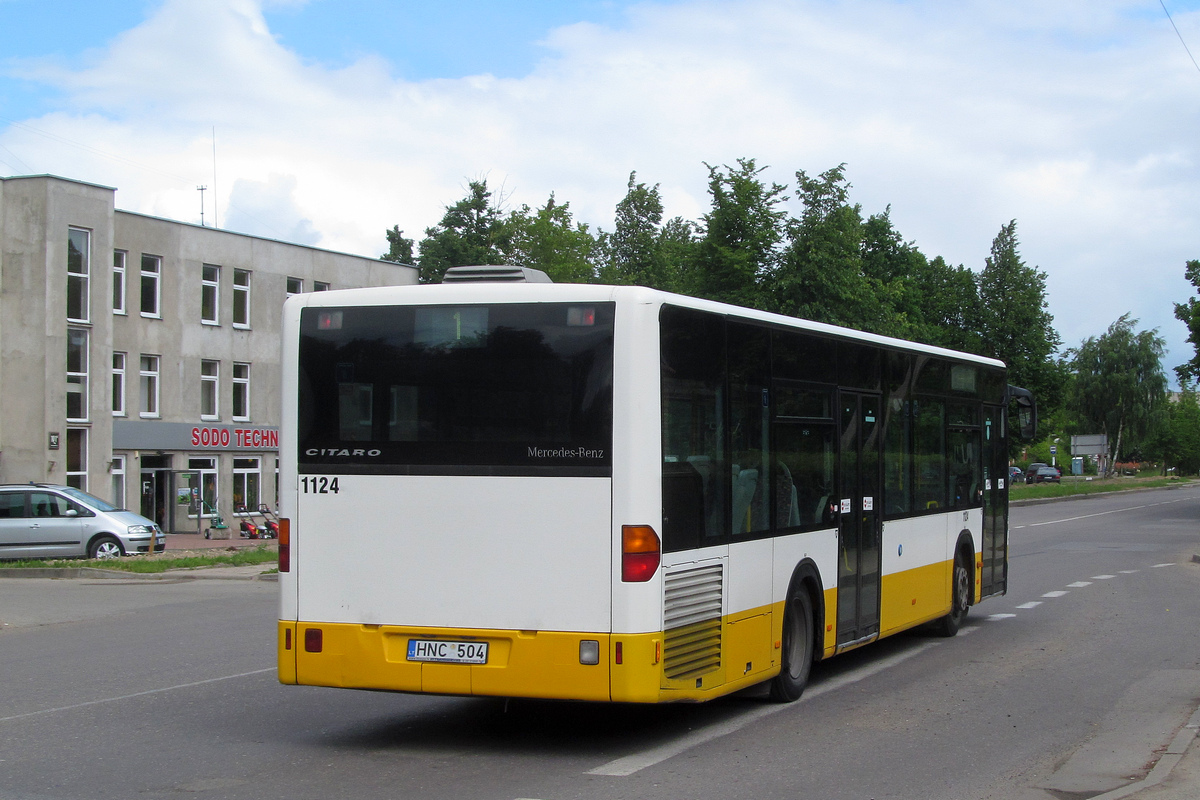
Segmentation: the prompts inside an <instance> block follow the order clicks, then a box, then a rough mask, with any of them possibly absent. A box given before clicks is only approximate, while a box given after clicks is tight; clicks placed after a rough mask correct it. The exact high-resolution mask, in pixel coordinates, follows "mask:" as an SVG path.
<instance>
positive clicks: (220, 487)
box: [0, 175, 417, 535]
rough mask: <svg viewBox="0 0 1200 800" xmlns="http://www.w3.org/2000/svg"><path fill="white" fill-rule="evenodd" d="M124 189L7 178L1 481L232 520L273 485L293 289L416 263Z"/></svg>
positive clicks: (411, 277) (157, 512)
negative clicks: (158, 213) (178, 207)
mask: <svg viewBox="0 0 1200 800" xmlns="http://www.w3.org/2000/svg"><path fill="white" fill-rule="evenodd" d="M115 194H116V192H115V190H114V189H111V188H108V187H103V186H97V185H94V184H88V183H83V182H80V181H73V180H67V179H63V178H58V177H54V176H46V175H39V176H30V177H13V178H4V179H0V482H2V483H25V482H28V481H37V482H48V483H65V484H69V485H72V486H76V487H78V488H80V489H83V490H85V491H88V492H91V493H92V494H95V495H97V496H99V497H102V498H104V499H106V500H109V501H110V502H112V503H114V504H115V505H117V506H121V507H125V508H130V509H133V510H135V511H139V512H140V513H142V514H143V515H145V516H147V517H150V518H151V519H153V520H155V521H156V522H158V523H159V524H160V525H162V527H163V528H164V529H165V530H168V531H176V532H187V531H197V530H203V529H205V528H207V527H209V526H211V525H213V524H214V522H215V518H216V517H220V518H221V519H222V520H223V522H224V524H226V525H228V526H229V527H230V528H233V529H235V531H236V527H237V520H238V518H239V516H241V515H243V514H255V513H256V512H257V511H258V508H259V506H260V504H265V505H267V506H271V507H273V506H274V505H275V500H276V497H277V475H278V472H277V461H278V460H277V454H278V446H279V444H278V442H279V427H278V426H279V420H280V410H281V407H282V398H281V397H280V351H281V341H280V336H281V317H282V307H283V301H284V300H285V299H286V298H287V297H288V296H289V295H291V294H296V293H299V292H305V291H321V290H323V289H330V288H338V289H341V288H351V287H366V286H387V285H396V284H412V283H416V282H417V270H416V268H415V267H411V266H406V265H401V264H394V263H391V262H387V261H380V260H378V259H374V258H364V257H360V256H354V255H347V254H344V253H335V252H331V251H328V250H321V249H317V248H313V247H305V246H302V245H296V244H288V243H286V242H279V241H274V240H271V239H264V238H260V237H256V236H248V235H244V234H238V233H232V232H229V231H224V230H219V229H216V228H207V227H202V226H199V225H192V224H188V223H183V222H176V221H172V220H167V219H161V218H157V217H151V216H146V215H143V214H135V213H131V212H127V211H120V210H117V209H116V208H115V205H114V201H115ZM234 535H236V532H235V533H234Z"/></svg>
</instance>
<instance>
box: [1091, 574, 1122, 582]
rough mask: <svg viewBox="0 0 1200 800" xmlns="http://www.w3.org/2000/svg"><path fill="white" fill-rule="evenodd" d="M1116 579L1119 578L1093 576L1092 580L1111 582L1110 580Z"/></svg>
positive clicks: (1113, 576)
mask: <svg viewBox="0 0 1200 800" xmlns="http://www.w3.org/2000/svg"><path fill="white" fill-rule="evenodd" d="M1115 577H1117V576H1116V575H1093V576H1092V580H1094V581H1106V580H1109V579H1110V578H1115Z"/></svg>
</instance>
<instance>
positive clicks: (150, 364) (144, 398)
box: [138, 356, 159, 417]
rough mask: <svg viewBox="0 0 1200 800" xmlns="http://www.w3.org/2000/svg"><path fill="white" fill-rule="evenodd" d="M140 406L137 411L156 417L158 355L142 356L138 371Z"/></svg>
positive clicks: (142, 414)
mask: <svg viewBox="0 0 1200 800" xmlns="http://www.w3.org/2000/svg"><path fill="white" fill-rule="evenodd" d="M139 378H140V379H139V387H140V392H139V394H140V396H141V400H140V403H141V404H140V406H139V407H138V408H139V412H140V414H141V416H143V417H157V416H158V415H159V414H158V356H142V362H141V371H140V373H139Z"/></svg>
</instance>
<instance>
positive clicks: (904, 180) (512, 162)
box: [0, 0, 1200, 365]
mask: <svg viewBox="0 0 1200 800" xmlns="http://www.w3.org/2000/svg"><path fill="white" fill-rule="evenodd" d="M1175 20H1176V23H1177V24H1178V25H1179V27H1180V29H1181V30H1182V31H1183V32H1184V35H1185V36H1190V38H1191V41H1193V42H1200V14H1197V13H1192V14H1182V13H1178V12H1177V13H1176V15H1175ZM626 23H627V24H625V25H624V26H623V27H621V28H620V29H612V28H607V27H602V26H597V25H593V24H577V25H571V26H567V27H564V28H560V29H558V30H555V31H552V32H550V33H549V34H548V35H547V37H546V41H545V43H544V44H545V46H546V51H547V57H546V58H545V59H544V60H543V61H542V62H541V63H540V64H539V65H538V67H537V68H536V69H535V70H534V71H533V72H532V73H531V74H529V75H528V76H525V77H523V78H520V79H498V78H494V77H491V76H487V75H479V76H470V77H464V78H461V79H443V80H432V81H424V82H418V83H413V82H405V81H402V80H398V79H397V78H395V77H394V76H393V75H392V74H391V73H390V70H389V63H388V62H387V61H386V57H387V56H388V55H389V54H387V53H384V54H379V55H378V56H374V57H370V58H364V59H362V60H359V61H357V62H355V63H353V64H352V65H350V66H348V67H346V68H341V69H330V68H327V67H324V66H321V65H317V64H312V63H307V62H305V61H304V60H303V59H301V58H299V57H297V56H296V55H295V54H294V53H291V52H289V51H288V50H287V49H286V48H284V47H283V46H281V44H280V43H279V42H278V41H277V40H276V39H275V38H274V37H272V35H271V32H270V31H269V30H268V28H267V25H266V23H265V21H264V19H263V16H262V14H261V13H260V5H259V4H258V3H256V2H254V0H220V2H218V1H217V0H168V2H165V3H164V4H163V5H162V7H161V8H160V9H158V11H157V12H156V13H154V14H153V15H152V16H151V17H149V18H148V19H147V20H146V21H145V22H144V23H143V24H142V25H139V26H138V27H136V28H134V29H131V30H129V31H127V32H126V33H125V34H123V35H122V36H120V37H118V38H117V39H116V40H114V41H113V42H111V43H109V44H108V45H107V46H106V47H104V48H102V49H99V50H97V51H95V52H94V53H92V54H91V55H90V56H89V58H88V59H87V63H86V66H84V67H82V68H65V67H62V66H55V65H52V64H48V63H46V62H28V63H27V64H26V66H25V72H26V75H27V76H28V77H33V78H35V79H37V80H41V81H44V82H46V83H48V84H51V85H53V86H54V87H55V88H57V89H59V90H61V91H63V92H64V93H65V94H66V96H67V98H68V106H67V108H65V109H64V110H63V111H61V112H59V113H56V114H53V115H50V116H47V117H43V118H40V119H37V120H29V121H27V122H28V124H29V125H31V126H33V127H35V128H37V129H39V130H43V131H47V132H49V133H51V134H53V135H55V136H59V137H62V138H64V139H68V140H71V141H72V142H81V143H86V144H87V145H88V147H89V148H91V150H81V149H79V148H75V147H68V146H64V145H63V144H62V143H61V142H58V141H55V140H52V139H45V138H42V137H39V136H36V135H34V134H32V133H30V132H29V131H28V130H25V129H21V128H15V127H13V128H9V129H7V130H5V131H4V132H3V134H0V145H3V146H4V147H5V148H8V149H9V150H11V151H12V153H13V154H15V155H17V156H18V157H19V158H20V160H21V161H23V162H24V163H26V164H28V165H30V166H31V167H33V168H34V169H35V170H36V171H40V172H54V173H57V174H61V175H64V176H67V177H77V178H81V179H86V180H94V181H97V182H100V183H107V184H109V185H115V186H117V187H119V189H120V191H119V194H118V203H119V204H120V205H121V206H122V207H124V208H130V209H132V210H138V211H147V212H149V213H155V214H161V215H165V216H173V217H177V218H180V219H187V220H193V219H194V218H195V217H196V216H197V214H196V209H197V208H198V201H197V198H196V196H195V189H194V187H195V185H197V184H208V185H209V186H210V188H215V189H216V191H217V193H218V198H219V202H220V204H221V207H222V208H225V207H227V206H228V204H229V203H230V202H231V201H233V202H234V204H235V205H237V206H241V205H242V204H243V202H245V203H247V205H248V207H252V206H253V203H252V202H251V201H250V200H249V199H245V198H249V194H247V193H249V192H250V188H251V187H259V189H260V190H261V191H260V197H259V198H258V200H261V201H262V204H263V208H262V209H261V210H262V211H263V212H264V215H265V214H266V213H267V212H268V209H269V210H270V211H269V213H270V215H271V218H272V219H274V220H278V221H277V222H273V223H272V226H273V227H274V226H278V227H279V229H280V230H286V231H290V230H300V234H299V235H313V236H319V237H320V238H319V241H320V243H321V244H322V246H327V247H330V248H333V249H338V250H345V251H350V252H358V253H364V254H368V255H370V254H376V253H379V252H382V251H383V250H384V249H385V248H386V242H385V240H384V235H383V232H384V231H385V230H386V229H388V228H390V227H391V226H392V225H395V224H398V225H399V226H400V227H401V228H402V229H404V230H405V231H406V232H407V233H408V234H409V235H416V236H417V238H420V232H421V231H422V229H424V228H425V227H427V226H429V225H432V224H434V223H436V222H437V220H438V219H439V218H440V216H441V211H442V207H443V206H444V205H445V204H448V203H452V202H454V201H455V200H457V199H458V198H459V197H461V196H462V194H463V191H464V188H465V183H466V181H467V180H468V179H471V178H474V177H477V176H479V175H487V177H488V179H489V181H490V182H491V183H492V184H493V185H494V186H500V185H503V186H504V187H505V189H506V191H508V192H510V193H511V202H512V203H513V204H514V205H519V204H521V203H528V204H529V205H531V206H536V205H540V204H541V203H542V202H544V200H545V198H546V197H547V196H548V195H549V194H550V192H551V191H553V192H556V195H557V197H558V198H559V199H560V200H564V201H569V202H570V203H571V208H572V210H573V211H574V212H575V213H576V214H577V215H578V217H579V218H580V219H581V220H583V221H588V222H590V223H592V224H593V225H600V226H604V227H611V225H612V208H613V205H614V204H615V203H616V202H617V200H619V199H620V197H621V195H622V193H623V191H624V188H625V181H626V179H627V178H628V175H629V172H630V171H631V170H634V169H636V170H637V171H638V178H639V180H642V181H646V182H649V183H661V184H662V190H663V194H664V197H665V198H666V199H667V202H668V204H669V205H668V208H667V213H668V215H676V214H678V215H683V216H685V217H688V218H692V219H695V218H697V217H699V216H700V215H701V214H702V213H704V211H705V210H706V209H707V205H708V203H707V196H706V187H705V178H706V174H707V173H706V170H705V169H704V166H703V163H702V162H705V161H707V162H709V163H712V164H720V163H732V162H733V161H734V160H735V159H736V158H738V157H741V156H749V157H754V158H756V159H757V160H758V161H759V163H760V164H768V165H771V167H772V171H771V172H769V173H768V177H769V178H771V179H774V180H776V181H779V182H784V183H794V180H793V179H792V173H793V172H794V171H795V170H796V169H804V170H806V171H808V172H809V173H816V172H821V171H823V170H825V169H828V168H829V167H831V166H834V165H836V164H838V163H841V162H846V163H847V164H848V176H849V178H850V180H851V181H852V183H853V184H854V185H855V188H854V190H853V192H852V199H853V200H855V201H857V202H860V203H862V205H863V207H864V210H865V211H867V212H875V211H881V210H882V209H883V208H884V206H886V205H887V204H889V203H890V204H891V205H892V219H893V221H894V222H895V224H896V225H897V227H898V229H899V230H900V231H901V233H902V234H903V235H905V236H906V237H907V238H911V239H915V240H916V242H917V244H918V246H919V247H921V249H922V250H923V251H924V252H925V253H927V254H928V255H930V256H934V255H939V254H940V255H944V256H945V257H946V258H947V259H948V260H949V261H951V262H952V263H964V264H966V265H968V266H971V267H973V268H979V267H980V266H982V264H983V259H984V257H985V256H986V255H987V252H988V248H989V246H990V243H991V239H992V237H993V236H994V235H995V234H996V232H997V231H998V230H999V229H1000V226H1001V225H1002V224H1004V223H1006V222H1007V221H1008V220H1009V219H1014V218H1015V219H1017V221H1018V234H1019V236H1020V239H1021V243H1022V254H1023V256H1024V257H1025V259H1026V261H1027V262H1029V263H1031V264H1036V265H1038V266H1040V267H1041V268H1042V269H1044V270H1046V271H1047V273H1048V274H1049V287H1050V299H1051V306H1052V308H1051V310H1052V312H1053V313H1054V314H1055V317H1056V324H1057V325H1058V327H1059V329H1060V331H1061V332H1062V333H1063V336H1064V339H1065V341H1066V343H1067V344H1074V343H1077V342H1078V341H1079V339H1080V338H1081V337H1083V336H1086V335H1089V334H1094V333H1099V332H1102V331H1103V330H1104V329H1105V328H1106V327H1107V325H1108V324H1109V323H1110V322H1112V321H1113V320H1114V319H1116V318H1117V317H1118V316H1120V314H1122V313H1124V312H1126V311H1132V312H1133V314H1134V315H1135V316H1137V317H1139V318H1141V320H1142V323H1143V325H1145V326H1159V327H1161V328H1162V329H1163V333H1164V334H1165V335H1167V338H1168V342H1169V346H1170V347H1171V348H1172V350H1173V351H1175V352H1174V353H1173V355H1172V358H1173V359H1174V360H1169V361H1168V365H1173V364H1174V363H1178V362H1179V361H1182V360H1183V359H1184V358H1185V357H1187V355H1188V352H1187V346H1186V344H1185V343H1184V340H1185V336H1186V333H1185V332H1184V331H1183V328H1182V325H1180V324H1179V323H1177V322H1175V321H1174V320H1173V319H1172V316H1171V305H1170V304H1171V302H1173V301H1177V300H1182V299H1184V298H1185V297H1186V296H1187V295H1188V294H1189V290H1190V287H1189V286H1188V284H1187V283H1186V282H1185V281H1184V279H1183V264H1184V261H1185V260H1186V259H1188V258H1196V257H1200V241H1198V236H1197V230H1196V227H1195V224H1194V219H1195V209H1196V208H1197V206H1198V205H1200V203H1198V201H1200V181H1198V180H1197V178H1198V177H1200V176H1198V174H1197V172H1198V169H1197V153H1196V145H1197V137H1196V135H1195V132H1196V130H1198V129H1200V126H1198V125H1197V122H1198V111H1197V104H1196V102H1195V98H1196V95H1197V90H1198V86H1200V76H1198V75H1197V74H1196V73H1195V70H1194V67H1193V66H1192V64H1191V62H1190V61H1188V59H1187V56H1186V53H1184V52H1183V50H1182V47H1180V45H1179V42H1178V39H1177V38H1176V37H1175V34H1174V31H1173V30H1171V28H1170V25H1169V23H1168V22H1167V21H1166V19H1165V18H1164V17H1159V16H1157V15H1154V14H1149V13H1147V12H1146V11H1145V9H1144V8H1143V7H1142V6H1141V5H1137V4H1134V3H1132V2H1120V1H1119V0H1095V1H1094V2H1086V3H1085V2H1067V3H1054V4H1045V3H1041V2H1033V0H1023V1H1021V2H1013V3H1006V4H1002V5H997V4H994V3H990V2H982V0H979V1H978V2H963V3H957V4H955V5H954V7H953V8H952V9H951V8H949V7H947V6H946V5H945V4H943V3H938V2H934V1H933V0H914V1H913V2H905V3H897V2H885V1H884V0H879V1H878V2H868V3H858V2H848V1H845V2H836V1H833V2H817V1H816V0H810V1H809V2H789V1H787V0H747V2H736V3H725V2H679V3H672V4H671V5H654V4H649V3H648V4H644V5H640V6H634V7H633V8H632V9H631V10H630V11H629V12H628V17H627V20H626ZM400 33H401V32H398V35H397V37H396V42H397V47H398V48H400V47H402V46H403V36H402V35H399V34H400ZM213 128H215V129H216V139H217V142H216V144H217V147H216V151H217V169H216V176H215V178H214V175H213V172H214V171H213V148H212V141H211V138H210V137H211V133H212V130H213ZM95 151H101V152H103V153H108V154H115V155H118V156H121V157H122V158H124V159H128V160H130V161H135V162H137V163H138V164H139V165H144V166H146V167H149V168H150V169H136V168H133V167H132V166H131V165H130V164H129V163H128V161H121V160H112V159H107V158H103V157H101V156H98V155H97V154H96V152H95ZM280 176H288V177H287V179H283V178H281V177H280ZM255 202H257V201H255ZM793 205H794V204H793ZM280 215H283V216H280ZM223 216H224V215H223ZM230 218H231V219H233V218H234V217H232V216H231V217H230ZM222 221H223V222H224V221H225V220H224V219H223V220H222ZM305 221H311V226H312V227H311V229H310V233H307V234H306V233H304V231H305V230H306V229H304V228H303V227H301V228H299V229H297V228H295V226H297V225H299V226H303V224H304V222H305ZM267 235H272V236H279V234H276V233H268V234H267Z"/></svg>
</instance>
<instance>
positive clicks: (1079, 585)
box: [1067, 581, 1092, 589]
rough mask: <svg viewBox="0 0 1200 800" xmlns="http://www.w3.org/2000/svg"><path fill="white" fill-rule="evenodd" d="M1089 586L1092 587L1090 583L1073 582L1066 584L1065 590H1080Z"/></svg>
mask: <svg viewBox="0 0 1200 800" xmlns="http://www.w3.org/2000/svg"><path fill="white" fill-rule="evenodd" d="M1091 585H1092V582H1091V581H1075V582H1074V583H1068V584H1067V588H1068V589H1082V588H1083V587H1085V586H1091Z"/></svg>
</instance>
